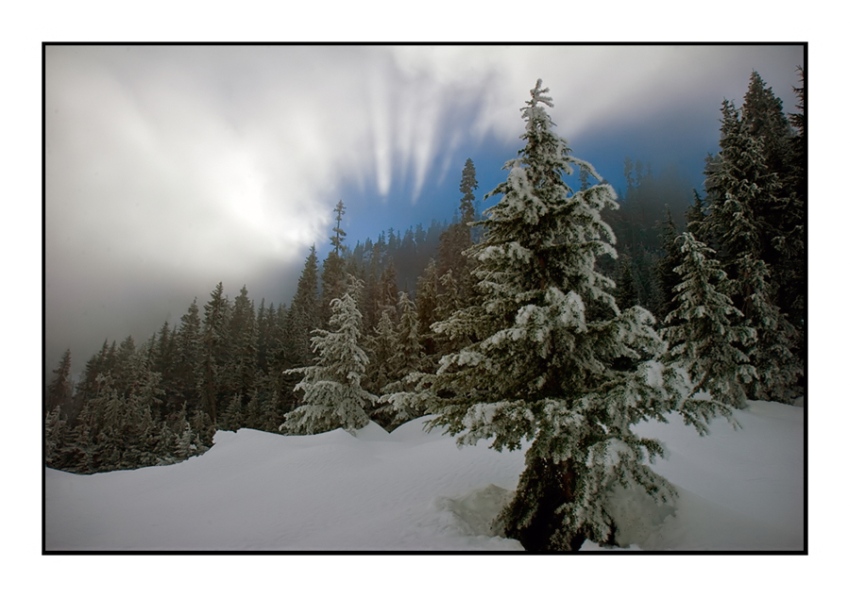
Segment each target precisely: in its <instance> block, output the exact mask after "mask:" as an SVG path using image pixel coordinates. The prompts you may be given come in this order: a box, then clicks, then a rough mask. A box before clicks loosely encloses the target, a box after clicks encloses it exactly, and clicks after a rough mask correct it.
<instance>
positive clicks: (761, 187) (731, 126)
mask: <svg viewBox="0 0 850 597" xmlns="http://www.w3.org/2000/svg"><path fill="white" fill-rule="evenodd" d="M722 113H723V120H722V128H721V139H720V153H719V154H718V156H717V157H716V159H714V160H713V161H712V162H711V163H710V164H709V167H708V168H707V169H706V175H707V177H706V183H705V186H706V191H707V192H708V197H709V199H710V209H709V213H708V215H707V217H706V219H705V222H704V226H703V227H702V229H703V231H704V232H705V233H706V234H707V235H708V236H710V238H711V239H713V240H715V241H716V242H717V245H718V261H719V262H720V267H721V268H722V269H723V270H724V271H725V272H726V274H727V275H728V276H729V286H728V288H729V290H728V293H729V296H730V298H731V299H732V302H733V304H734V305H735V307H737V308H738V309H739V310H740V311H741V312H742V313H743V315H744V318H745V322H746V324H747V325H748V326H749V327H752V328H753V329H755V331H756V334H757V335H758V338H759V341H758V342H754V343H752V344H751V345H750V346H749V348H748V349H747V354H748V356H749V358H750V362H751V364H752V365H753V366H754V367H755V368H756V370H757V371H758V373H759V375H758V377H757V378H753V383H752V384H749V386H748V396H749V398H751V399H754V400H779V401H788V400H790V399H793V398H794V397H796V395H798V393H799V390H800V388H799V384H798V380H799V378H800V376H801V374H802V366H801V364H800V362H799V357H798V356H797V355H795V344H796V341H797V332H796V330H795V329H794V327H793V326H792V325H791V324H790V323H789V321H788V317H787V314H786V313H783V312H782V311H781V310H780V309H779V308H778V297H777V288H776V285H775V281H774V277H775V273H774V271H775V270H774V269H773V268H772V267H771V265H770V262H771V261H773V262H774V264H775V266H776V267H778V268H779V269H778V271H781V270H782V268H783V267H784V266H781V265H779V264H778V263H776V259H775V257H771V256H773V255H775V253H776V251H775V250H774V245H775V243H776V242H777V240H776V239H777V234H779V233H778V231H777V229H776V222H777V221H778V216H779V214H780V213H781V211H782V209H783V206H784V205H785V203H786V201H784V200H783V199H782V197H781V192H782V185H781V184H780V179H779V176H778V175H777V173H776V172H774V171H772V170H771V169H770V167H769V166H768V164H767V158H766V157H765V150H764V141H763V140H762V139H761V138H759V137H756V136H754V135H753V133H752V131H751V129H750V126H749V125H748V122H747V121H746V120H744V119H743V118H742V117H741V115H740V113H739V111H738V110H736V109H735V107H734V105H732V104H731V102H728V101H724V102H723V108H722ZM780 244H781V243H780ZM795 290H796V291H797V292H802V291H803V289H802V288H801V289H795Z"/></svg>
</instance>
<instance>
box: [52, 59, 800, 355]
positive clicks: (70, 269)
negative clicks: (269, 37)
mask: <svg viewBox="0 0 850 597" xmlns="http://www.w3.org/2000/svg"><path fill="white" fill-rule="evenodd" d="M786 54H791V55H792V57H790V58H789V56H787V55H786ZM795 60H796V61H797V63H799V62H802V56H801V54H800V52H799V49H790V50H780V51H777V50H775V49H770V48H760V47H754V48H744V49H741V48H704V47H685V48H671V47H660V48H655V47H643V46H640V47H635V48H623V47H601V46H594V47H573V46H560V47H543V46H506V47H501V46H482V47H469V46H466V47H453V46H435V47H427V46H402V47H389V46H381V47H368V46H304V47H298V46H221V47H218V46H198V47H192V46H130V47H120V46H95V47H84V46H67V47H62V46H50V47H48V48H47V52H46V103H45V124H46V146H45V149H46V180H47V186H46V216H45V218H46V268H47V277H48V282H49V284H48V286H49V288H48V292H47V309H48V323H49V324H50V322H51V321H55V320H57V319H63V320H73V319H75V318H78V317H80V316H81V313H82V312H83V311H84V310H85V308H86V305H87V304H89V303H91V301H93V300H95V298H94V297H95V296H96V297H98V298H97V300H99V301H101V302H102V303H104V304H106V305H114V304H117V303H119V302H120V301H124V300H126V297H127V295H132V293H133V289H134V288H138V287H140V286H142V285H144V284H150V283H157V284H163V285H164V284H173V285H174V286H175V288H172V291H173V292H175V293H178V294H182V295H184V296H185V295H188V296H193V295H196V296H204V295H205V294H206V293H207V292H208V291H209V290H210V289H211V288H212V285H213V284H214V283H215V282H217V281H218V280H220V279H223V280H225V282H226V284H227V285H229V288H230V289H231V292H235V290H236V288H238V287H239V286H241V285H242V284H247V285H248V286H249V289H252V290H256V289H259V292H258V293H257V295H258V296H263V289H267V288H273V287H274V286H273V284H272V283H271V282H268V281H269V280H270V279H273V278H274V276H272V275H271V272H274V271H275V270H280V269H287V271H289V272H293V271H296V270H298V269H300V266H301V264H303V260H304V257H305V256H306V252H307V248H308V247H309V246H310V245H311V244H314V243H322V242H325V241H326V238H327V236H328V231H329V228H330V222H331V217H332V210H333V206H334V205H335V204H336V202H337V201H338V200H339V199H340V197H341V196H342V195H344V194H346V192H350V190H351V189H352V188H356V189H358V191H359V195H360V196H361V197H365V198H367V199H364V201H367V204H362V205H357V204H351V205H348V215H347V217H348V218H355V219H360V220H362V219H364V218H369V215H367V214H369V210H371V209H375V208H377V207H379V206H384V207H383V208H382V209H390V208H394V209H396V208H398V206H399V205H405V206H412V205H414V204H416V203H417V201H419V200H420V198H421V197H422V194H423V192H424V190H425V189H426V187H428V186H429V185H432V186H433V184H434V181H443V180H446V178H447V177H450V176H452V175H454V176H458V175H459V171H457V172H455V171H453V170H452V165H453V164H454V165H456V164H458V163H462V162H463V160H464V159H465V158H466V157H468V155H466V154H464V155H459V154H458V152H460V151H464V152H467V151H470V148H473V149H474V148H475V147H476V146H479V147H483V146H486V147H487V148H488V149H490V148H492V147H493V146H504V147H505V148H506V151H505V159H509V158H511V157H513V152H514V151H515V149H512V148H513V147H518V145H519V141H518V137H519V135H520V134H521V133H522V121H521V119H520V117H519V109H520V108H521V107H522V105H523V102H525V101H526V100H527V98H528V89H530V88H531V87H532V86H533V85H534V82H535V81H536V79H537V78H543V81H544V84H545V85H546V86H548V87H550V89H551V90H552V91H551V94H552V96H553V97H554V99H555V108H554V109H553V110H552V117H553V119H554V121H555V122H557V123H558V132H559V133H561V134H562V135H564V136H566V137H567V139H568V140H569V141H570V142H571V143H572V142H573V141H575V140H581V139H583V138H585V137H587V136H588V135H590V133H591V132H596V131H599V130H602V129H606V128H607V129H609V130H610V129H616V128H617V127H619V126H623V125H631V126H635V125H636V123H637V124H643V123H649V122H652V121H653V119H655V120H658V119H659V118H660V117H661V116H663V115H664V114H665V111H666V110H668V109H669V108H670V106H674V105H678V106H682V105H690V102H692V100H693V98H696V97H698V96H700V94H702V95H705V90H706V89H711V91H712V94H713V96H716V98H717V99H716V100H714V99H712V98H709V99H711V101H710V102H708V104H706V105H707V106H708V108H706V109H705V110H707V112H706V114H707V116H705V115H704V117H705V118H707V119H708V120H709V121H710V123H711V124H712V127H713V126H714V123H715V122H716V118H717V113H718V112H717V110H718V108H719V101H720V99H722V98H723V97H730V99H734V98H735V97H739V96H740V94H741V93H742V92H743V90H744V89H745V86H746V80H747V78H748V77H749V73H750V70H751V69H753V68H757V69H758V70H759V71H760V72H761V73H762V75H763V76H764V78H765V80H767V81H769V82H771V84H773V85H774V88H775V89H776V90H777V92H778V93H780V92H782V91H784V90H785V88H786V87H789V86H787V85H785V84H784V81H785V80H786V79H787V76H788V75H790V76H792V77H793V74H792V73H789V72H786V71H790V70H792V69H793V66H789V64H792V65H793V64H794V61H795ZM771 69H774V70H771ZM778 73H782V75H781V77H780V75H779V74H778ZM789 91H790V90H789ZM736 94H737V95H736ZM786 105H790V104H789V103H788V101H787V100H786ZM660 115H661V116H660ZM715 130H716V128H715ZM453 186H454V185H453ZM398 224H399V225H404V224H405V222H399V223H398ZM410 224H412V222H411V223H410ZM355 240H358V239H355ZM139 268H145V269H144V271H145V272H146V273H145V275H140V274H139ZM152 277H156V278H158V280H157V281H156V282H152V280H151V278H152ZM83 279H85V280H86V286H85V288H82V287H80V280H83ZM264 283H265V284H266V285H265V286H263V285H262V284H264ZM234 287H235V288H234ZM290 291H291V289H290ZM87 293H88V294H87ZM67 296H74V297H78V300H77V301H76V302H75V303H74V304H73V305H71V304H70V303H69V302H68V301H66V300H65V298H64V297H67ZM287 299H288V297H287ZM184 307H185V305H184ZM60 311H61V312H60ZM152 317H153V316H152ZM155 317H156V318H157V319H158V318H160V317H161V315H160V314H157V315H155ZM51 318H52V319H51ZM49 327H50V326H49ZM52 329H54V330H55V329H56V328H55V327H52ZM119 333H122V330H115V331H110V332H109V333H108V334H109V335H113V334H119ZM102 337H103V335H100V338H101V339H102ZM57 342H59V343H60V344H61V345H63V346H64V345H67V344H68V343H69V340H66V339H64V338H58V339H57Z"/></svg>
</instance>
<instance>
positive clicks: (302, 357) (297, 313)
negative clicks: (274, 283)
mask: <svg viewBox="0 0 850 597" xmlns="http://www.w3.org/2000/svg"><path fill="white" fill-rule="evenodd" d="M320 325H321V309H320V304H319V267H318V259H317V258H316V247H315V246H314V247H310V254H309V255H308V256H307V259H306V260H305V262H304V269H303V270H302V271H301V277H300V278H299V279H298V287H297V288H296V290H295V296H294V297H293V299H292V304H291V305H290V307H289V313H288V319H287V337H286V343H287V345H286V353H287V357H288V359H289V362H290V363H292V364H293V365H295V366H298V367H300V366H302V365H306V364H307V363H309V362H310V361H311V360H312V354H311V349H310V334H312V332H313V330H315V329H318V328H319V326H320Z"/></svg>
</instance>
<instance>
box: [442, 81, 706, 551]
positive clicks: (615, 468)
mask: <svg viewBox="0 0 850 597" xmlns="http://www.w3.org/2000/svg"><path fill="white" fill-rule="evenodd" d="M547 92H548V90H546V89H543V88H542V83H541V82H540V81H538V83H537V86H536V87H535V88H534V89H533V90H532V91H531V100H530V101H528V102H527V104H526V107H525V108H523V110H522V113H523V119H524V120H525V122H526V128H525V134H524V135H523V137H522V138H523V139H524V140H525V142H526V144H525V147H524V148H523V149H522V150H521V151H520V155H519V158H518V159H515V160H511V161H510V162H508V163H507V164H506V166H505V169H506V170H508V171H509V175H508V178H507V181H506V182H504V183H502V184H500V185H499V186H498V187H496V189H495V190H494V191H493V192H492V193H490V195H489V196H492V195H496V194H501V195H503V197H502V199H501V200H500V201H499V203H498V204H496V205H495V206H493V207H491V208H489V209H488V210H487V211H486V212H485V215H487V216H488V218H487V220H485V222H484V223H483V226H484V236H483V239H482V242H481V243H480V244H479V245H476V246H475V247H473V249H472V250H471V256H472V257H473V258H476V259H477V261H478V263H479V266H478V268H477V269H476V271H475V274H476V276H477V277H478V279H479V284H478V286H479V289H480V291H481V296H482V302H481V304H478V305H473V306H470V307H469V308H467V309H464V310H461V311H459V312H458V313H456V314H454V315H453V316H452V317H451V318H450V319H449V320H447V321H444V322H440V323H437V324H436V325H435V328H437V329H438V331H441V332H442V333H449V334H451V333H454V332H455V331H456V330H463V331H464V332H465V331H466V330H467V329H468V328H470V327H471V328H474V330H475V332H476V334H477V337H478V338H480V340H478V341H476V342H473V343H472V344H471V345H469V346H467V347H465V348H463V349H461V350H460V351H458V352H455V353H452V354H450V355H447V356H445V357H443V358H442V360H441V363H440V368H439V370H438V371H437V375H436V376H435V378H434V382H433V386H432V388H431V392H432V394H433V396H434V398H433V400H434V406H433V409H434V411H435V413H436V415H437V416H436V417H435V419H433V421H432V425H434V426H437V425H440V426H445V427H446V428H447V430H448V431H449V432H450V433H452V434H455V435H459V437H458V441H459V442H460V443H470V444H471V443H475V442H477V441H478V440H480V439H484V438H492V440H493V443H492V447H493V448H495V449H497V450H502V449H505V448H507V449H518V448H520V447H521V446H522V445H523V442H524V441H527V442H530V445H529V446H528V449H527V452H526V468H525V470H524V471H523V473H522V475H521V477H520V481H519V486H518V488H517V491H516V494H515V497H514V498H513V500H512V501H511V503H510V504H509V505H508V506H507V507H506V508H505V510H504V511H503V512H502V513H501V515H500V517H499V525H500V526H501V527H502V528H503V529H504V532H505V534H506V535H507V536H508V537H513V538H516V539H519V541H520V542H522V544H523V546H524V547H525V548H526V549H528V550H530V551H570V550H576V549H578V548H579V547H580V546H581V544H582V542H583V541H584V539H585V538H590V539H593V540H595V541H597V542H605V541H607V540H609V538H610V534H611V529H612V524H613V522H612V519H611V517H610V516H609V514H608V513H607V512H606V509H605V508H606V496H608V495H609V494H610V492H611V491H612V490H613V488H614V487H615V486H616V485H618V484H619V485H623V486H627V487H631V486H639V487H643V488H644V489H645V490H646V491H647V492H648V493H649V494H650V495H652V496H653V497H655V498H656V499H659V500H668V499H672V498H673V497H674V491H673V489H672V487H671V486H670V485H669V483H667V482H666V481H665V480H664V479H663V478H662V477H660V476H659V475H657V474H656V473H654V472H653V471H652V470H651V469H650V468H649V466H648V465H647V460H651V459H652V458H654V457H655V456H658V455H660V454H662V453H663V450H662V446H661V445H660V444H659V443H658V442H656V441H654V440H649V439H643V438H640V437H638V436H637V435H635V434H634V432H633V431H632V429H631V425H632V424H633V423H636V422H638V421H640V420H646V419H658V420H664V414H665V413H666V412H668V411H669V410H670V409H671V408H673V406H674V405H676V404H677V401H678V398H679V395H678V393H676V392H671V391H669V389H668V386H669V387H672V388H675V389H678V387H679V385H680V384H681V379H680V378H678V376H677V374H676V371H675V370H673V369H665V368H663V367H661V366H660V365H659V364H658V363H653V362H651V361H650V360H649V359H650V358H651V357H653V356H656V355H658V353H659V352H660V350H661V348H662V342H661V340H660V338H659V337H658V335H657V333H656V332H655V331H654V329H653V328H652V322H653V318H652V316H651V314H650V313H649V312H648V311H646V310H645V309H643V308H640V307H633V308H630V309H628V310H626V311H623V312H621V311H620V309H619V308H618V307H617V305H616V303H615V300H614V297H613V296H612V295H611V290H612V288H613V282H612V281H611V280H610V279H608V278H606V277H605V276H603V275H602V274H600V273H599V272H598V271H597V269H596V266H595V263H596V259H597V257H598V256H599V255H601V254H609V255H614V254H615V252H614V249H613V247H612V246H611V243H612V242H613V240H614V239H613V234H612V232H611V229H610V227H609V226H608V225H607V224H606V223H605V222H604V221H603V220H602V217H601V212H602V210H604V209H615V208H616V205H617V204H616V202H615V198H614V192H613V189H612V188H611V187H610V185H607V184H597V185H595V186H592V187H589V188H588V189H586V190H584V191H580V192H577V193H573V191H572V189H570V188H569V186H567V184H566V183H565V182H564V179H563V176H564V175H568V174H570V173H571V172H572V171H573V169H574V168H575V167H578V168H581V169H584V170H586V171H587V172H588V173H589V174H590V175H591V176H593V177H594V178H596V179H597V180H600V179H601V177H599V175H598V174H596V172H595V171H594V170H593V168H592V166H590V165H589V164H587V163H586V162H582V161H580V160H577V159H576V158H574V157H572V156H571V155H570V150H569V148H568V147H567V145H566V143H565V142H564V141H563V140H562V139H560V138H559V137H557V136H556V135H555V134H554V133H553V132H552V127H553V123H552V122H551V120H550V118H549V115H548V114H547V112H546V109H545V106H550V107H551V105H552V103H551V99H550V98H548V97H547V96H546V93H547ZM687 402H688V401H684V402H682V407H681V408H683V409H685V410H690V411H697V416H698V418H699V417H700V416H702V417H704V416H708V415H710V414H711V412H717V411H718V410H720V407H721V405H719V404H716V403H711V406H710V408H709V409H708V410H709V411H711V412H707V411H706V410H705V409H704V408H702V407H694V406H692V405H690V404H686V403H687ZM700 420H701V419H700Z"/></svg>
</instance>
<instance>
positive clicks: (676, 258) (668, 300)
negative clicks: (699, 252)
mask: <svg viewBox="0 0 850 597" xmlns="http://www.w3.org/2000/svg"><path fill="white" fill-rule="evenodd" d="M678 236H679V235H678V231H677V230H676V224H675V222H673V214H672V213H670V210H669V209H668V210H667V219H666V220H665V222H664V226H663V228H662V229H661V234H660V237H661V251H662V256H661V258H660V259H659V260H658V263H657V265H656V275H657V279H658V290H659V295H660V296H659V307H658V309H656V311H655V314H656V315H657V316H658V318H659V319H660V320H662V321H663V320H664V318H665V317H667V314H668V313H669V312H670V311H672V310H673V309H674V308H675V303H674V299H675V296H676V291H675V287H676V286H677V285H678V284H679V281H680V279H679V274H678V273H676V271H675V270H676V268H677V267H679V266H680V265H681V264H682V259H681V251H679V250H678V248H677V246H676V239H677V238H678Z"/></svg>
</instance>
